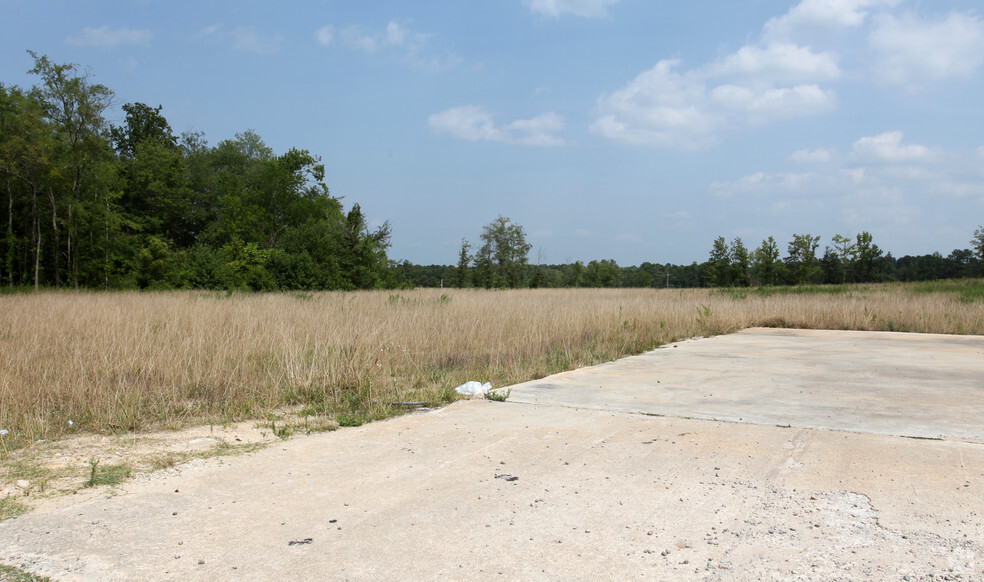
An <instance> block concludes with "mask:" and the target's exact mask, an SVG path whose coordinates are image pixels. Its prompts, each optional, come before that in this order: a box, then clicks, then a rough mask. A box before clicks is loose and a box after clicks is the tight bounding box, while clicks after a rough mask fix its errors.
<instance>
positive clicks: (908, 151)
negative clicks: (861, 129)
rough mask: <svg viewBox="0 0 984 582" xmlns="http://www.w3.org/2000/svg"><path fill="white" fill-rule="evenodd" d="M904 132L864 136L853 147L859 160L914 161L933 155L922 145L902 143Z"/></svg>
mask: <svg viewBox="0 0 984 582" xmlns="http://www.w3.org/2000/svg"><path fill="white" fill-rule="evenodd" d="M902 138H903V135H902V132H901V131H889V132H885V133H882V134H880V135H876V136H872V137H862V138H861V139H859V140H858V141H856V142H854V146H853V147H852V148H851V150H852V152H853V153H854V156H855V158H856V159H858V160H862V161H871V162H887V163H898V162H914V161H920V160H926V159H928V158H929V157H930V156H931V152H930V150H929V148H927V147H924V146H921V145H905V146H904V145H902Z"/></svg>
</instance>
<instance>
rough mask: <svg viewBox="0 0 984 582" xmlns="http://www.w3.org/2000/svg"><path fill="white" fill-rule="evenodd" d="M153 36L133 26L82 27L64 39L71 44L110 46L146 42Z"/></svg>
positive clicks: (147, 31)
mask: <svg viewBox="0 0 984 582" xmlns="http://www.w3.org/2000/svg"><path fill="white" fill-rule="evenodd" d="M152 38H154V35H153V33H151V32H150V31H149V30H143V29H134V28H127V27H125V26H124V27H123V28H110V27H108V26H101V27H99V28H89V27H86V28H83V29H82V32H81V33H79V34H77V35H75V36H71V37H69V38H68V39H66V40H67V41H68V42H69V43H71V44H76V45H80V46H101V47H107V48H112V47H115V46H119V45H121V44H148V43H150V41H151V39H152Z"/></svg>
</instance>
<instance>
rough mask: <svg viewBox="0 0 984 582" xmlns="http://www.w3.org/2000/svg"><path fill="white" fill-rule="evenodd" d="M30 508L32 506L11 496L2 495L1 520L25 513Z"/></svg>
mask: <svg viewBox="0 0 984 582" xmlns="http://www.w3.org/2000/svg"><path fill="white" fill-rule="evenodd" d="M30 510H31V508H30V507H28V506H27V505H24V504H23V503H21V502H19V501H16V500H14V499H11V498H10V496H7V497H0V521H3V520H5V519H10V518H11V517H16V516H18V515H22V514H25V513H27V512H28V511H30Z"/></svg>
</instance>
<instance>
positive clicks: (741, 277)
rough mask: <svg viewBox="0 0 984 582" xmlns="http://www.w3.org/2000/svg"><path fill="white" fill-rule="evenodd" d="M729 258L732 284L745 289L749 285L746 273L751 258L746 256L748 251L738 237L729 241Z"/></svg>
mask: <svg viewBox="0 0 984 582" xmlns="http://www.w3.org/2000/svg"><path fill="white" fill-rule="evenodd" d="M729 258H730V262H731V282H732V284H733V285H735V286H737V287H747V286H748V284H749V276H748V272H749V267H750V264H751V257H750V256H749V254H748V249H747V248H745V244H744V243H742V241H741V237H740V236H737V237H735V240H733V241H731V249H730V253H729Z"/></svg>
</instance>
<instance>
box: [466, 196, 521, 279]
mask: <svg viewBox="0 0 984 582" xmlns="http://www.w3.org/2000/svg"><path fill="white" fill-rule="evenodd" d="M481 238H482V247H481V248H480V249H479V251H478V254H477V256H476V258H475V267H476V271H477V275H478V277H480V278H481V283H482V285H483V286H484V287H486V288H492V287H509V288H516V287H522V286H524V285H525V283H526V280H525V279H526V266H527V264H528V263H529V252H530V249H531V248H533V246H532V245H531V244H529V243H527V242H526V233H525V232H524V231H523V227H522V226H520V225H518V224H516V223H514V222H512V221H511V220H510V219H509V218H506V217H505V216H502V215H501V214H500V215H499V216H498V217H497V218H496V219H495V220H493V221H492V222H490V223H489V224H487V225H485V226H484V227H483V228H482V235H481Z"/></svg>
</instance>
